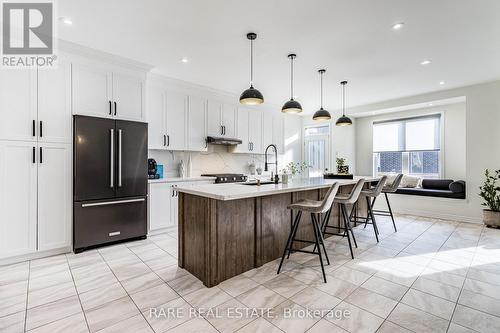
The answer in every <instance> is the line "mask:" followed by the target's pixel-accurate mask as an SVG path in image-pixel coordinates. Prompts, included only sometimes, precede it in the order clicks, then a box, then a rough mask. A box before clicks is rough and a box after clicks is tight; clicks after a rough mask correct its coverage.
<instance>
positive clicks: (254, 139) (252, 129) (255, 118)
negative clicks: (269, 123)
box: [248, 110, 262, 154]
mask: <svg viewBox="0 0 500 333" xmlns="http://www.w3.org/2000/svg"><path fill="white" fill-rule="evenodd" d="M248 141H249V142H250V151H251V152H252V153H254V154H259V153H262V112H261V111H257V110H250V111H249V112H248Z"/></svg>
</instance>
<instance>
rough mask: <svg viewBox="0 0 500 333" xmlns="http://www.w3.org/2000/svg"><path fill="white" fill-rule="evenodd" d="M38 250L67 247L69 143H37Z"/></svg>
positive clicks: (69, 208) (71, 201)
mask: <svg viewBox="0 0 500 333" xmlns="http://www.w3.org/2000/svg"><path fill="white" fill-rule="evenodd" d="M40 152H41V154H42V155H41V158H40V155H39V156H38V250H40V251H43V250H50V249H57V248H63V247H67V246H70V245H71V225H72V217H71V210H72V204H73V200H72V194H71V184H72V177H71V175H72V168H71V160H72V154H71V144H63V145H62V144H53V143H40V146H39V151H38V154H40Z"/></svg>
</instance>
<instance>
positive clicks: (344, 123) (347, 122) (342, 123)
mask: <svg viewBox="0 0 500 333" xmlns="http://www.w3.org/2000/svg"><path fill="white" fill-rule="evenodd" d="M340 84H341V85H342V117H340V118H339V119H337V122H336V123H335V125H337V126H349V125H352V120H351V118H349V117H347V116H346V115H345V86H346V84H347V81H342V82H340Z"/></svg>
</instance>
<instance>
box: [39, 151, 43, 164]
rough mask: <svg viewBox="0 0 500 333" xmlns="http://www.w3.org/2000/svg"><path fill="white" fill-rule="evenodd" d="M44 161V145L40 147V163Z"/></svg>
mask: <svg viewBox="0 0 500 333" xmlns="http://www.w3.org/2000/svg"><path fill="white" fill-rule="evenodd" d="M42 163H43V150H42V147H40V164H42Z"/></svg>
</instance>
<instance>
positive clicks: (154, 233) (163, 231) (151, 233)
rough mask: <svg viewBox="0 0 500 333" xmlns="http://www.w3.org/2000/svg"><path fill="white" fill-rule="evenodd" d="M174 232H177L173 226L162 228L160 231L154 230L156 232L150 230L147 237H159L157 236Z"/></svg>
mask: <svg viewBox="0 0 500 333" xmlns="http://www.w3.org/2000/svg"><path fill="white" fill-rule="evenodd" d="M175 230H177V226H175V227H168V228H162V229H156V230H150V231H149V232H148V237H149V236H155V235H159V234H164V233H167V232H171V231H175Z"/></svg>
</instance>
